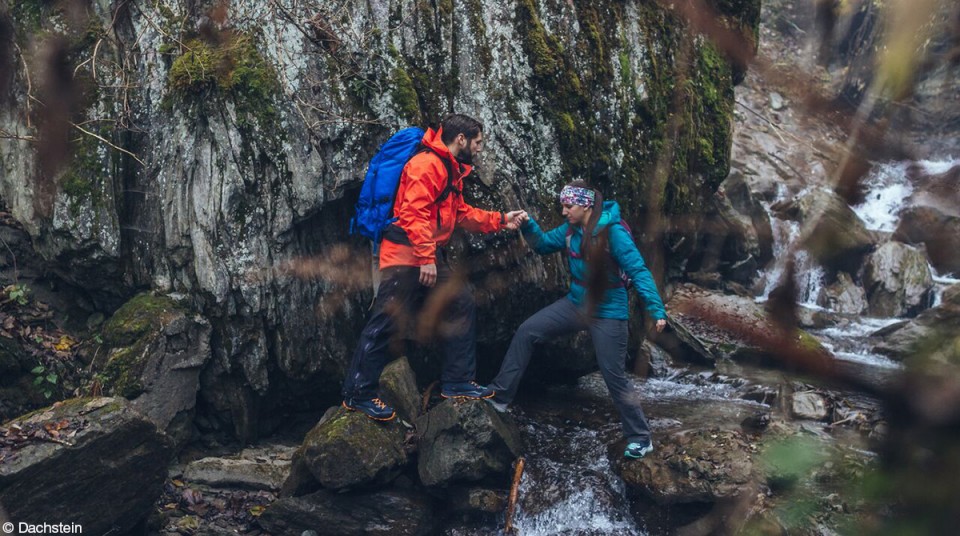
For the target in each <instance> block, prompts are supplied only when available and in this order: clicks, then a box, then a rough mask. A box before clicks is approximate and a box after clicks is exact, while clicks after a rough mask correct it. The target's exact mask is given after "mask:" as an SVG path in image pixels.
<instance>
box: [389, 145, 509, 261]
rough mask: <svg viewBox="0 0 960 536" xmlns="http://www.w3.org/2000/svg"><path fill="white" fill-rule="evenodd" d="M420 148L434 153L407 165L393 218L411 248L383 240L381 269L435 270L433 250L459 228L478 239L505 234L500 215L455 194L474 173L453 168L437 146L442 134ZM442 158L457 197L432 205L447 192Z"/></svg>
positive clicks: (421, 155) (465, 168)
mask: <svg viewBox="0 0 960 536" xmlns="http://www.w3.org/2000/svg"><path fill="white" fill-rule="evenodd" d="M423 143H424V145H426V146H428V147H430V148H431V149H433V151H436V153H434V152H430V151H424V152H422V153H418V154H416V155H414V157H413V158H411V159H410V161H409V162H407V165H406V166H404V168H403V173H402V174H401V175H400V186H399V188H398V189H397V197H396V201H394V204H393V215H394V217H396V218H398V219H397V222H396V223H395V224H394V225H397V226H398V227H400V228H401V229H403V230H404V231H405V232H406V234H407V238H408V239H409V241H410V245H404V244H398V243H396V242H393V241H391V240H389V239H388V238H384V240H383V242H381V244H380V268H387V267H389V266H422V265H424V264H435V263H436V262H437V246H442V245H444V244H446V243H447V242H448V241H449V240H450V235H451V234H453V229H454V227H456V226H458V225H459V226H460V227H463V228H464V229H466V230H468V231H473V232H480V233H493V232H496V231H499V230H500V229H503V223H502V222H503V220H504V217H503V214H502V213H500V212H491V211H488V210H480V209H478V208H474V207H471V206H470V205H468V204H466V203H465V202H464V201H463V195H462V194H461V193H459V192H462V191H463V178H464V177H466V176H467V175H469V174H470V171H471V170H472V169H473V168H472V167H471V166H468V165H466V164H460V163H459V162H457V160H456V158H454V156H453V154H451V153H450V150H449V149H447V146H446V145H444V143H443V142H442V141H441V140H440V130H439V129H438V130H437V131H434V130H433V129H428V130H427V133H426V134H425V135H424V136H423ZM438 155H439V156H438ZM440 158H445V159H447V160H448V161H449V163H450V169H451V170H452V171H453V174H454V178H453V186H454V188H456V190H457V191H458V192H454V193H451V194H450V195H448V196H447V198H446V199H444V200H443V201H442V202H440V203H436V202H435V201H436V200H437V198H438V197H440V194H441V192H443V190H444V189H445V188H446V187H447V168H446V166H444V163H443V161H441V160H440ZM438 223H439V225H438Z"/></svg>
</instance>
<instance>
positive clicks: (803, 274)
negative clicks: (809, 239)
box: [757, 192, 825, 308]
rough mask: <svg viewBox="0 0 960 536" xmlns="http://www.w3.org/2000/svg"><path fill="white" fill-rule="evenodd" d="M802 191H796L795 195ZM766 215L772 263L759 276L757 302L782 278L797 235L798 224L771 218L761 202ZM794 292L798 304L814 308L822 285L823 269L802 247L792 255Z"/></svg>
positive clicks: (775, 286) (766, 296)
mask: <svg viewBox="0 0 960 536" xmlns="http://www.w3.org/2000/svg"><path fill="white" fill-rule="evenodd" d="M802 194H803V192H801V193H800V194H798V197H799V196H800V195H802ZM765 208H766V209H767V214H768V215H769V217H770V226H771V227H772V228H773V258H774V265H773V267H772V268H770V270H768V271H767V272H766V273H765V274H764V276H763V292H762V293H761V295H760V296H758V297H757V301H758V302H763V301H766V300H767V299H768V298H769V297H770V293H771V292H772V291H773V289H775V288H777V286H778V285H780V283H781V282H782V281H781V280H782V279H783V273H784V271H785V270H786V269H787V263H788V262H789V261H790V256H789V255H788V254H787V253H788V252H789V251H790V247H791V245H792V244H793V243H794V242H796V240H797V239H798V238H799V237H800V224H799V223H797V222H795V221H791V220H781V219H780V218H775V217H774V216H773V214H772V212H770V206H769V205H765ZM794 262H795V263H796V264H795V265H796V270H795V273H794V277H795V278H796V280H797V281H796V283H797V290H798V296H797V300H798V301H799V303H800V305H803V306H805V307H812V308H817V307H818V306H817V296H818V295H819V294H820V289H821V288H822V287H823V280H824V275H825V273H824V271H823V268H821V267H820V266H819V265H817V263H815V262H814V261H813V260H812V259H811V258H810V256H809V255H808V254H807V252H806V251H804V250H797V252H796V254H795V255H794Z"/></svg>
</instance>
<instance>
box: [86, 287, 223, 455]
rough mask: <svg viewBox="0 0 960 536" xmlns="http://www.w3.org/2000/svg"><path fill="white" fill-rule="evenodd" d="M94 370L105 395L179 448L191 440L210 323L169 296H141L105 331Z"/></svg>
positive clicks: (106, 325) (122, 309)
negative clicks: (124, 403)
mask: <svg viewBox="0 0 960 536" xmlns="http://www.w3.org/2000/svg"><path fill="white" fill-rule="evenodd" d="M103 342H104V348H103V350H104V352H103V355H104V358H103V359H102V360H100V361H98V362H96V363H95V364H94V366H95V367H96V368H98V369H99V372H98V375H97V376H98V378H99V379H100V380H101V382H102V384H103V391H104V393H105V394H109V395H113V396H122V397H125V398H128V399H130V400H131V401H132V403H133V407H134V408H135V409H136V410H137V411H139V412H140V413H142V414H143V415H145V416H146V417H148V418H149V419H150V420H152V421H153V422H154V423H155V424H156V425H157V427H158V428H160V429H161V430H164V431H166V432H167V433H168V434H169V435H170V436H171V437H172V438H173V439H174V440H175V441H176V442H177V444H178V445H183V444H184V443H186V442H187V441H188V440H189V439H190V434H191V421H192V416H193V413H194V408H195V406H196V402H197V389H198V388H199V385H200V371H201V369H202V367H203V365H204V364H205V363H206V362H207V361H208V360H209V359H210V355H211V354H210V323H209V322H208V321H207V320H205V319H204V318H202V317H200V316H199V315H195V314H191V313H190V312H189V311H188V310H187V309H186V308H185V307H184V306H182V305H180V304H178V303H177V302H176V301H174V300H173V299H172V298H169V297H167V296H157V295H153V294H149V293H146V294H140V295H138V296H136V297H134V298H133V299H131V300H130V301H128V302H127V303H125V304H124V305H123V306H122V307H120V309H118V310H117V311H116V312H115V313H114V314H113V316H112V317H111V318H110V319H109V320H108V321H107V323H106V324H105V325H104V328H103Z"/></svg>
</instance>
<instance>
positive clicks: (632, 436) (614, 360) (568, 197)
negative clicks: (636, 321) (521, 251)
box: [488, 181, 667, 458]
mask: <svg viewBox="0 0 960 536" xmlns="http://www.w3.org/2000/svg"><path fill="white" fill-rule="evenodd" d="M560 204H562V205H563V216H564V217H565V218H566V219H567V222H566V223H564V224H563V225H561V226H559V227H557V228H555V229H552V230H550V231H547V232H543V231H542V230H541V229H540V226H539V225H537V222H535V221H534V220H532V219H528V220H526V221H525V222H524V223H523V226H522V228H521V229H522V231H523V235H524V238H526V239H527V242H528V243H530V245H531V246H532V247H533V249H534V251H536V252H537V253H539V254H541V255H547V254H550V253H554V252H557V251H561V250H567V255H568V256H569V261H570V262H569V267H570V274H571V276H572V279H573V283H572V284H571V285H570V292H569V293H568V294H567V295H566V296H564V297H563V298H561V299H560V300H558V301H557V302H555V303H553V304H552V305H548V306H547V307H545V308H543V309H541V310H540V311H538V312H537V313H535V314H534V315H533V316H531V317H530V318H528V319H527V320H526V321H525V322H524V323H523V324H521V325H520V328H519V329H518V330H517V332H516V334H514V336H513V340H512V341H511V342H510V349H509V350H507V355H506V356H505V357H504V359H503V364H502V365H501V366H500V373H499V374H497V377H496V378H494V380H493V382H492V383H491V384H490V385H489V386H488V387H489V388H490V389H493V390H494V391H496V395H495V396H494V398H493V399H491V400H490V402H492V403H493V405H494V407H496V408H497V410H498V411H506V408H507V405H508V404H510V403H511V402H513V399H514V397H515V396H516V394H517V386H518V385H519V384H520V378H521V376H523V372H524V370H526V368H527V364H529V363H530V355H531V353H532V352H533V344H534V343H536V342H539V341H543V340H547V339H552V338H554V337H558V336H560V335H565V334H570V333H576V332H578V331H583V330H588V331H589V332H590V338H591V339H592V340H593V347H594V350H595V351H596V354H597V363H598V365H599V366H600V372H601V373H602V374H603V379H604V381H605V382H606V384H607V388H608V389H609V390H610V394H611V395H612V396H613V402H614V404H615V405H616V407H617V410H618V411H619V412H620V417H621V422H622V424H623V433H624V436H625V437H626V439H627V448H626V451H624V453H623V454H624V456H626V457H628V458H642V457H644V456H645V455H646V454H648V453H650V452H652V451H653V445H652V443H651V442H650V427H649V426H648V424H647V420H646V418H645V417H644V415H643V410H642V409H641V408H640V404H639V402H638V401H637V400H636V399H635V397H631V394H630V387H629V384H628V382H627V377H626V374H625V371H624V369H625V366H626V357H627V319H628V318H629V314H630V311H629V309H628V306H627V289H626V287H627V286H628V284H630V281H632V285H633V287H634V288H635V289H636V290H637V292H639V293H640V296H641V297H642V298H643V301H644V303H645V304H646V309H647V311H648V312H649V313H650V315H651V316H652V317H653V318H654V319H655V320H656V329H657V331H658V332H660V331H663V328H664V326H666V325H667V320H666V318H667V314H666V311H665V310H664V308H663V302H662V301H661V300H660V295H659V294H658V293H657V287H656V284H655V283H654V282H653V277H651V275H650V271H649V270H647V266H646V264H645V263H644V261H643V257H642V256H641V255H640V252H639V251H638V250H637V247H636V245H635V244H634V243H633V237H631V236H630V231H629V230H627V228H626V227H624V225H623V223H622V222H621V219H620V207H619V205H617V202H616V201H607V202H604V201H603V196H602V195H601V194H600V192H599V191H598V190H596V189H595V188H593V187H591V186H589V185H587V183H585V182H583V181H574V182H572V183H570V184H568V185H567V186H565V187H564V188H563V190H562V191H561V192H560ZM624 276H626V277H624ZM628 279H629V280H628Z"/></svg>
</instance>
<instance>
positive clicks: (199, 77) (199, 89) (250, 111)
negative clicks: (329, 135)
mask: <svg viewBox="0 0 960 536" xmlns="http://www.w3.org/2000/svg"><path fill="white" fill-rule="evenodd" d="M167 84H168V99H172V101H171V102H178V103H181V104H187V105H192V106H203V104H204V103H206V102H208V101H209V99H210V98H211V97H222V98H227V99H230V100H232V101H233V102H234V104H235V106H236V109H237V113H238V120H239V122H240V125H241V127H243V126H250V127H251V128H255V127H256V126H259V127H260V128H261V129H262V130H263V131H265V132H271V133H273V134H276V133H279V132H281V130H280V129H279V128H278V121H279V120H278V113H277V110H276V108H275V104H274V102H275V97H276V95H277V94H278V93H279V92H280V84H279V82H278V81H277V76H276V73H275V72H274V70H273V68H272V67H271V65H270V63H269V62H268V61H267V60H266V59H264V57H263V56H262V55H261V54H260V52H259V51H258V50H257V47H256V43H255V39H254V38H253V37H252V36H250V35H246V34H241V33H235V34H227V35H226V36H224V37H223V39H222V40H221V42H220V43H219V44H218V45H216V46H214V45H211V44H210V43H207V42H205V41H202V40H200V39H191V40H188V41H187V42H186V43H185V49H184V52H183V54H181V55H180V56H179V57H177V58H176V59H175V60H174V61H173V64H172V65H171V66H170V71H169V74H168V77H167Z"/></svg>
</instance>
